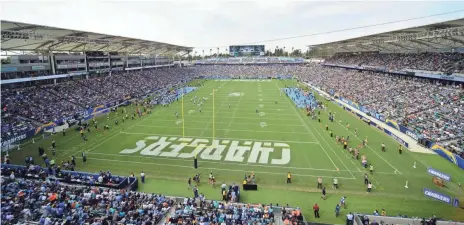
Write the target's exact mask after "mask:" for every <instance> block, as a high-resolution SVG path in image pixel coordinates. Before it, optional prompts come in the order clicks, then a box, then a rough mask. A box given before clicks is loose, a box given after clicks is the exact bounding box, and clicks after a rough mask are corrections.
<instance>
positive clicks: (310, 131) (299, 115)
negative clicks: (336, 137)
mask: <svg viewBox="0 0 464 225" xmlns="http://www.w3.org/2000/svg"><path fill="white" fill-rule="evenodd" d="M275 85H276V87H277V89H278V90H280V89H279V86H277V84H275ZM284 98H285V99H286V100H287V102H289V103H290V104H291V105H292V106H293V104H292V103H291V102H290V100H289V99H288V97H287V96H284ZM292 108H293V110H294V111H295V113H296V114H297V115H298V117H299V118H300V120H301V122H302V123H303V124H304V125H305V127H306V129H307V130H308V131H309V133H311V135H312V136H313V137H314V138H315V139H316V140H317V138H316V136H315V135H314V133H313V132H312V130H311V129H310V128H309V127H308V124H306V122H305V121H304V119H303V118H302V117H301V114H300V113H299V112H298V111H297V110H296V109H295V107H292ZM318 132H319V131H318ZM319 135H320V133H319ZM320 136H321V135H320ZM321 138H322V139H323V140H324V142H325V143H326V144H327V145H328V146H329V147H330V148H331V149H332V147H331V146H330V145H329V143H327V141H326V140H325V139H324V138H323V137H322V136H321ZM318 143H319V140H318ZM319 145H320V146H321V148H322V150H323V151H324V153H325V154H326V155H327V157H328V158H329V160H330V161H331V162H332V164H333V165H334V166H335V168H336V169H338V167H337V165H335V163H334V161H333V160H332V158H331V157H330V156H329V154H328V153H327V151H326V150H325V148H324V146H322V145H321V144H320V143H319ZM332 151H333V152H334V154H335V156H337V157H338V155H337V154H336V153H335V151H334V150H333V149H332ZM338 159H339V160H340V162H341V163H342V164H343V166H344V167H345V168H346V169H347V170H348V172H349V173H350V174H351V176H353V178H354V179H356V177H355V176H354V174H353V173H352V172H351V171H350V170H349V169H348V167H347V166H346V165H345V163H344V162H343V161H342V160H341V159H340V157H338Z"/></svg>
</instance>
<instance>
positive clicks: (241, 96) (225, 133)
mask: <svg viewBox="0 0 464 225" xmlns="http://www.w3.org/2000/svg"><path fill="white" fill-rule="evenodd" d="M242 98H243V95H240V99H239V100H238V102H237V104H235V106H234V111H233V113H232V119H231V120H230V122H229V124H228V125H227V129H225V131H224V138H227V135H229V131H230V127H231V126H232V122H233V121H234V119H235V114H236V113H237V109H238V106H239V105H240V101H242Z"/></svg>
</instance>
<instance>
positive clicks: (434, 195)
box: [424, 188, 452, 204]
mask: <svg viewBox="0 0 464 225" xmlns="http://www.w3.org/2000/svg"><path fill="white" fill-rule="evenodd" d="M424 195H425V196H427V197H429V198H433V199H435V200H438V201H441V202H444V203H447V204H451V202H452V198H451V197H450V196H448V195H445V194H442V193H440V192H437V191H434V190H431V189H428V188H424Z"/></svg>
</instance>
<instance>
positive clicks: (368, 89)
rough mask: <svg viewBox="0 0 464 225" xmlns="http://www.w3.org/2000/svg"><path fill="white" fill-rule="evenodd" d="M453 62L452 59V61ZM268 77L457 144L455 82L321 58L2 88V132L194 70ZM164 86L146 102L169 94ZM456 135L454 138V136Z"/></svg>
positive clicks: (186, 76)
mask: <svg viewBox="0 0 464 225" xmlns="http://www.w3.org/2000/svg"><path fill="white" fill-rule="evenodd" d="M463 59H464V54H462V53H420V54H396V53H395V54H374V53H363V54H337V55H335V56H334V57H332V58H331V59H329V60H328V62H332V63H337V64H365V65H373V66H380V65H384V66H385V65H387V66H388V67H389V68H390V69H404V68H406V67H407V68H413V69H422V70H442V69H443V68H445V67H448V66H446V65H448V64H453V65H454V66H455V67H453V68H455V69H456V68H460V66H461V64H462V61H463ZM456 65H458V66H456ZM198 76H202V77H209V78H242V79H246V78H268V77H282V76H293V77H296V78H298V79H300V80H304V81H308V82H310V83H312V84H314V85H316V86H318V87H320V88H322V89H324V90H326V91H327V92H328V93H332V94H337V95H338V96H341V97H343V98H345V99H348V100H351V101H353V102H356V103H357V104H359V106H362V107H364V108H365V109H366V110H367V111H368V112H370V113H371V114H372V115H376V114H378V115H381V116H382V118H388V119H392V120H395V121H397V122H398V123H400V124H402V125H404V126H406V127H408V128H410V129H411V130H413V131H414V132H416V133H417V134H419V135H420V136H422V137H425V138H429V139H431V140H432V141H435V142H448V141H452V142H451V143H453V146H456V147H457V148H458V149H459V148H461V146H460V145H462V141H459V140H462V137H463V136H464V133H463V130H464V94H463V87H462V84H455V83H451V82H448V81H444V82H440V81H431V80H426V79H422V78H417V77H414V78H411V77H405V76H398V75H389V74H385V73H379V72H359V71H356V70H346V69H341V68H331V67H327V66H322V65H316V64H314V65H303V64H299V65H295V64H269V65H199V66H194V67H183V68H163V69H157V70H144V71H133V72H130V73H121V74H113V75H112V76H97V77H95V78H91V79H82V80H77V81H68V82H63V83H58V84H56V85H49V86H41V87H30V88H23V89H2V104H3V105H2V107H3V113H2V137H3V136H4V135H6V134H12V133H15V132H17V131H18V130H26V129H27V128H28V127H31V126H34V125H36V124H34V122H38V123H46V122H50V121H53V120H55V119H59V118H63V117H66V116H72V115H75V114H76V113H78V112H82V111H83V109H85V108H88V107H92V106H96V105H99V104H103V103H106V102H110V101H115V100H118V99H123V98H128V97H134V96H140V95H144V94H147V93H150V92H153V91H154V90H156V89H159V88H162V87H168V86H172V85H175V84H179V83H181V82H186V81H189V80H191V79H193V78H194V77H198ZM174 98H175V96H172V94H167V95H166V96H164V97H163V96H161V97H160V96H158V98H157V99H155V100H154V102H157V103H162V102H170V101H172V100H173V99H174ZM456 140H457V141H456Z"/></svg>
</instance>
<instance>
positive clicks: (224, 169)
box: [76, 157, 355, 180]
mask: <svg viewBox="0 0 464 225" xmlns="http://www.w3.org/2000/svg"><path fill="white" fill-rule="evenodd" d="M76 158H81V157H76ZM92 160H100V161H108V162H121V163H124V164H144V165H158V166H167V167H182V168H189V169H192V166H183V165H172V164H167V163H154V162H134V161H124V160H114V159H97V158H93V159H92ZM198 168H199V169H205V170H209V171H212V170H222V171H229V172H230V171H233V172H241V173H249V172H250V171H249V170H237V169H229V168H227V169H226V168H215V167H202V166H200V167H198ZM255 172H256V173H257V174H260V173H261V174H273V175H280V176H282V175H287V173H274V172H266V171H255ZM293 175H295V176H301V177H324V178H334V177H332V176H319V175H310V174H293ZM336 178H338V179H346V180H354V179H355V178H351V177H336Z"/></svg>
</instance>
